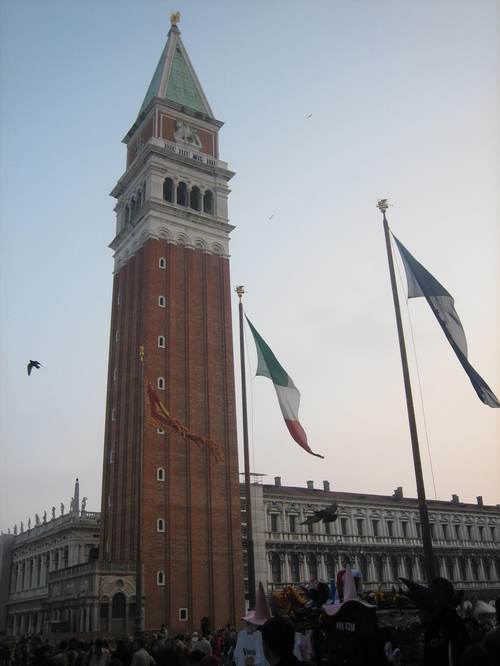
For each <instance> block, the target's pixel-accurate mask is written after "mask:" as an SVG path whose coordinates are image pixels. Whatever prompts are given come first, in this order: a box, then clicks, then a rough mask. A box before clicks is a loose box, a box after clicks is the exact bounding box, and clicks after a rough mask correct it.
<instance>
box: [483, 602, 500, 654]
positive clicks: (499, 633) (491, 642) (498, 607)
mask: <svg viewBox="0 0 500 666" xmlns="http://www.w3.org/2000/svg"><path fill="white" fill-rule="evenodd" d="M495 619H496V627H495V628H494V629H491V630H490V631H488V633H487V634H486V635H485V636H484V638H483V645H484V647H485V649H486V652H487V653H488V658H489V660H490V661H489V663H490V664H500V597H498V599H496V600H495Z"/></svg>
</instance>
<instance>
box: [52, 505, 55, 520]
mask: <svg viewBox="0 0 500 666" xmlns="http://www.w3.org/2000/svg"><path fill="white" fill-rule="evenodd" d="M55 517H56V507H55V506H53V507H52V520H54V519H55Z"/></svg>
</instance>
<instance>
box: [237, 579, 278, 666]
mask: <svg viewBox="0 0 500 666" xmlns="http://www.w3.org/2000/svg"><path fill="white" fill-rule="evenodd" d="M270 617H271V613H270V611H269V606H268V605H267V600H266V595H265V593H264V588H263V586H262V583H259V587H258V588H257V594H256V599H255V610H251V611H249V612H248V613H247V614H246V615H245V617H243V618H242V620H243V621H244V622H245V624H246V627H245V629H242V630H241V631H240V632H239V634H238V640H237V641H236V647H235V649H234V654H233V661H234V663H235V664H236V666H268V664H267V660H266V658H265V656H264V650H263V647H262V634H261V633H260V631H257V628H258V627H261V626H262V625H264V624H265V623H266V622H267V620H268V619H269V618H270Z"/></svg>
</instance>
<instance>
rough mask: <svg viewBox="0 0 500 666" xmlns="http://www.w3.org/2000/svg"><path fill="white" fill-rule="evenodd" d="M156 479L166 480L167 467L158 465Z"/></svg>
mask: <svg viewBox="0 0 500 666" xmlns="http://www.w3.org/2000/svg"><path fill="white" fill-rule="evenodd" d="M156 480H157V481H165V468H164V467H158V468H157V469H156Z"/></svg>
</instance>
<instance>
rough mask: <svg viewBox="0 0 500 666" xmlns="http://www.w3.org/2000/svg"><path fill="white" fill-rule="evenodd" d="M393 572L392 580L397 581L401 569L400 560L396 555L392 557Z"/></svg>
mask: <svg viewBox="0 0 500 666" xmlns="http://www.w3.org/2000/svg"><path fill="white" fill-rule="evenodd" d="M391 572H392V580H394V581H397V580H398V576H399V569H398V558H397V557H396V555H393V556H392V557H391Z"/></svg>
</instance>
